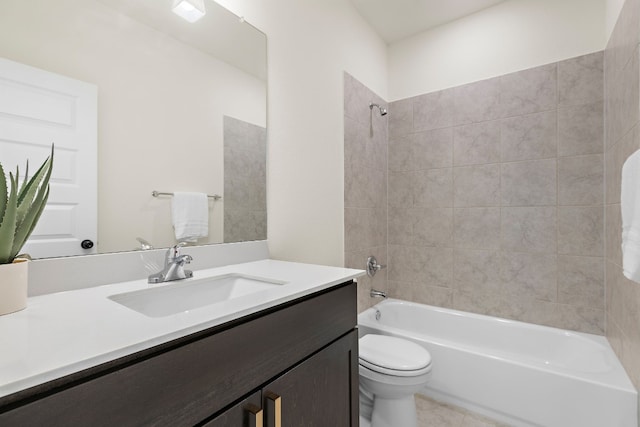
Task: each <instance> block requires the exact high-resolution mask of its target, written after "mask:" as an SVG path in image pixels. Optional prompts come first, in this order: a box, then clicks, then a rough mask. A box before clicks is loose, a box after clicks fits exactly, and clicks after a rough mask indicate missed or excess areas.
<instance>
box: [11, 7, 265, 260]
mask: <svg viewBox="0 0 640 427" xmlns="http://www.w3.org/2000/svg"><path fill="white" fill-rule="evenodd" d="M205 5H206V9H207V14H206V15H205V17H204V18H203V19H201V20H200V21H197V22H196V23H193V24H190V23H188V22H186V21H184V20H182V19H181V18H180V17H178V16H177V15H174V14H173V13H171V6H172V0H136V1H133V0H60V1H55V2H52V1H49V0H33V1H29V2H25V1H24V0H0V57H3V58H6V59H9V60H11V61H16V62H20V63H22V64H26V65H29V66H32V67H36V68H39V69H43V70H47V71H50V72H53V73H56V74H60V75H63V76H66V77H70V78H72V79H77V80H80V81H83V82H87V83H90V84H93V85H95V86H97V88H98V131H97V140H98V150H97V151H98V162H97V164H98V166H97V167H98V241H97V247H98V252H100V253H105V252H114V251H126V250H133V249H136V248H137V247H139V244H138V242H137V241H136V237H138V236H140V237H143V238H144V239H146V240H148V241H149V242H150V243H151V244H152V245H153V246H154V247H167V246H170V245H172V244H174V243H176V240H175V236H174V234H173V228H172V221H171V197H155V198H154V197H153V196H152V195H151V192H152V191H153V190H158V191H161V192H175V191H197V192H203V193H207V194H220V195H222V196H223V198H222V199H221V200H219V201H214V200H210V202H209V236H208V237H207V238H203V239H200V240H198V242H197V243H198V244H208V243H220V242H223V241H225V240H236V237H235V236H234V237H233V239H225V236H224V233H225V232H224V230H225V227H224V221H225V201H226V199H227V197H230V198H231V199H232V200H237V199H238V197H237V195H231V194H225V191H229V190H227V189H228V188H234V186H233V185H225V176H224V167H225V158H224V156H225V151H229V150H228V149H226V150H225V145H229V144H230V143H231V144H232V142H227V143H226V144H225V141H224V123H225V117H232V118H234V119H236V120H238V121H241V122H243V123H247V124H249V125H251V126H254V127H256V128H262V129H265V128H266V105H267V103H266V96H267V89H266V36H265V35H264V34H263V33H261V32H260V31H258V30H256V29H255V28H253V27H252V26H250V25H249V24H247V23H246V22H243V21H242V20H239V19H238V17H236V16H235V15H233V14H232V13H230V12H229V11H227V10H225V9H224V8H222V7H221V6H219V5H218V4H216V3H214V2H213V1H211V0H205ZM258 134H259V133H258ZM265 134H266V130H265ZM260 138H262V136H260ZM264 139H266V137H265V138H264ZM264 142H265V141H264V140H263V141H262V143H263V144H264ZM231 151H232V152H233V153H234V154H238V153H242V151H243V150H233V149H231ZM264 153H265V156H266V151H264ZM251 155H252V156H253V155H255V153H253V152H252V153H251ZM239 161H240V162H242V160H239V159H234V160H233V162H235V163H234V164H237V163H238V162H239ZM0 162H2V153H0ZM261 176H262V177H264V174H262V175H261ZM235 179H237V177H236V178H235ZM265 185H266V184H265V183H264V182H262V183H260V184H259V186H260V188H259V189H258V190H256V191H249V190H247V191H248V194H262V191H263V188H264V187H265ZM249 226H250V227H255V224H250V225H249ZM239 235H240V236H248V237H247V238H252V236H255V235H256V233H255V232H253V231H250V232H247V233H239ZM262 235H265V236H266V230H265V232H264V233H262V234H260V236H262ZM56 255H58V254H51V256H56Z"/></svg>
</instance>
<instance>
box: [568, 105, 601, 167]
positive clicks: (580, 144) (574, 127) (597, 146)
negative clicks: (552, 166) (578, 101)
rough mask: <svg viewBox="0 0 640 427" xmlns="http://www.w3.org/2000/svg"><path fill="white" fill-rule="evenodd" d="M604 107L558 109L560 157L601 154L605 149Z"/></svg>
mask: <svg viewBox="0 0 640 427" xmlns="http://www.w3.org/2000/svg"><path fill="white" fill-rule="evenodd" d="M603 108H604V105H603V103H602V101H598V102H596V103H593V104H585V105H576V106H571V107H564V108H560V109H558V156H575V155H579V154H600V153H602V152H603V149H604V110H603Z"/></svg>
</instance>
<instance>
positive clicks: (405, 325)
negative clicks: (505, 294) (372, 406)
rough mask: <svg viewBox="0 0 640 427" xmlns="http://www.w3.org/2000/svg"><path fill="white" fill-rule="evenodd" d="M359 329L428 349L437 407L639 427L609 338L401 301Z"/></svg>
mask: <svg viewBox="0 0 640 427" xmlns="http://www.w3.org/2000/svg"><path fill="white" fill-rule="evenodd" d="M377 313H379V316H376V314H377ZM376 317H378V319H376ZM358 328H359V334H360V336H364V335H366V334H374V333H375V334H383V335H392V336H397V337H403V338H406V339H409V340H411V341H414V342H416V343H418V344H420V345H422V346H424V347H425V348H426V349H427V350H428V351H429V353H431V357H432V360H433V368H432V371H431V372H432V377H431V380H430V382H429V384H428V385H427V387H426V388H425V389H424V390H423V391H422V394H424V395H426V396H428V397H431V398H433V399H435V400H437V401H440V402H444V403H450V404H453V405H456V406H459V407H463V408H466V409H469V410H471V411H474V412H477V413H480V414H483V415H486V416H488V417H491V418H493V419H495V420H497V421H501V422H504V423H507V424H509V425H513V426H546V427H556V426H557V427H638V424H637V416H638V415H637V401H638V400H637V393H636V390H635V389H634V387H633V385H632V384H631V381H629V378H628V377H627V375H626V373H625V371H624V369H623V368H622V365H621V364H620V362H619V361H618V359H617V358H616V356H615V354H614V352H613V350H612V349H611V346H610V345H609V343H608V342H607V340H606V338H604V337H602V336H598V335H591V334H583V333H578V332H571V331H565V330H562V329H556V328H549V327H545V326H538V325H533V324H529V323H523V322H517V321H512V320H505V319H499V318H496V317H490V316H483V315H478V314H472V313H466V312H462V311H457V310H450V309H444V308H439V307H432V306H428V305H423V304H417V303H412V302H406V301H400V300H394V299H387V300H385V301H383V302H381V303H379V304H377V305H376V306H374V307H373V308H370V309H368V310H366V311H364V312H362V313H360V315H359V316H358Z"/></svg>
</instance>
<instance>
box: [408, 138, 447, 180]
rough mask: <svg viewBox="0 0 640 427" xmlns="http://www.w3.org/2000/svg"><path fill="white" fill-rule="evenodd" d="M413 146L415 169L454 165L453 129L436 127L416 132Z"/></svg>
mask: <svg viewBox="0 0 640 427" xmlns="http://www.w3.org/2000/svg"><path fill="white" fill-rule="evenodd" d="M411 140H412V143H413V145H414V147H413V161H414V163H413V169H415V170H422V169H432V168H444V167H451V166H452V165H453V130H452V129H451V128H447V129H435V130H428V131H423V132H418V133H415V134H413V135H412V136H411Z"/></svg>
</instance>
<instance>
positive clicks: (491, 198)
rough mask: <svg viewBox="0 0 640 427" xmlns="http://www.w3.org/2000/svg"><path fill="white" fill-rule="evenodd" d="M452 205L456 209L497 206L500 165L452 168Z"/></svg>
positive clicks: (498, 200) (498, 203) (498, 201)
mask: <svg viewBox="0 0 640 427" xmlns="http://www.w3.org/2000/svg"><path fill="white" fill-rule="evenodd" d="M453 204H454V206H456V207H476V206H499V205H500V165H499V164H489V165H479V166H465V167H456V168H453Z"/></svg>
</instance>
